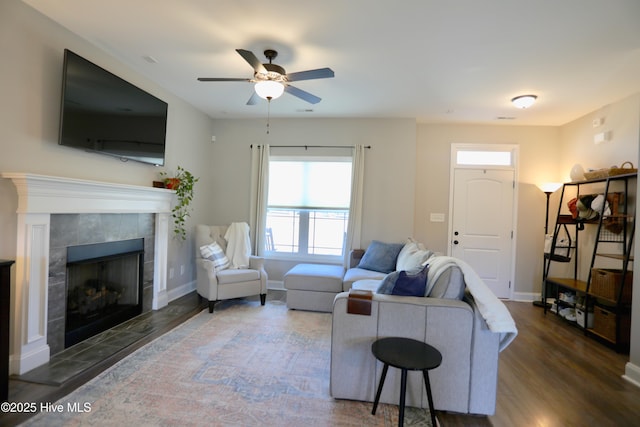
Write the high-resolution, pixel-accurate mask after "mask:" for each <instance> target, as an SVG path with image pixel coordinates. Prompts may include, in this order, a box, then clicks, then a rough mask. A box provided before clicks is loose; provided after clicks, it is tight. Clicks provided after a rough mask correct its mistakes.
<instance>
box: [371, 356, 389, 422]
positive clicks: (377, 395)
mask: <svg viewBox="0 0 640 427" xmlns="http://www.w3.org/2000/svg"><path fill="white" fill-rule="evenodd" d="M388 369H389V365H388V364H386V363H385V364H384V367H383V368H382V375H381V376H380V384H378V391H377V392H376V400H374V401H373V411H371V415H375V414H376V409H377V408H378V402H379V401H380V393H382V385H383V384H384V379H385V378H386V377H387V370H388Z"/></svg>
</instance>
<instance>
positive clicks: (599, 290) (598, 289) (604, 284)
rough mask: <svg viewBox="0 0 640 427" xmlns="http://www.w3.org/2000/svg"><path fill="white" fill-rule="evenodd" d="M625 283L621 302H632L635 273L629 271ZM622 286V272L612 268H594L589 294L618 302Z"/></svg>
mask: <svg viewBox="0 0 640 427" xmlns="http://www.w3.org/2000/svg"><path fill="white" fill-rule="evenodd" d="M624 281H625V284H624V289H623V290H622V296H621V302H631V295H632V289H633V288H632V284H633V271H627V274H626V275H625V279H624ZM621 285H622V270H617V269H610V268H594V269H592V270H591V284H590V285H589V293H590V294H591V295H593V296H596V297H600V298H606V299H608V300H610V301H616V300H617V299H618V294H619V293H620V286H621Z"/></svg>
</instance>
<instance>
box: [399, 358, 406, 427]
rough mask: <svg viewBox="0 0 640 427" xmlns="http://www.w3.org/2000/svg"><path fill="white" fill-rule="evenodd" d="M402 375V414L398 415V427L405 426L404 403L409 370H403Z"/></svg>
mask: <svg viewBox="0 0 640 427" xmlns="http://www.w3.org/2000/svg"><path fill="white" fill-rule="evenodd" d="M401 372H402V374H400V408H399V411H400V413H399V414H398V427H402V426H403V425H404V402H405V398H406V395H407V370H406V369H401Z"/></svg>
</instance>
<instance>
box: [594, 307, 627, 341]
mask: <svg viewBox="0 0 640 427" xmlns="http://www.w3.org/2000/svg"><path fill="white" fill-rule="evenodd" d="M618 323H619V325H618ZM616 327H619V328H620V340H619V342H618V341H617V337H616ZM593 331H594V332H597V333H598V334H600V335H602V336H603V337H605V338H606V339H608V340H609V341H611V342H613V343H616V344H623V345H626V344H628V343H629V341H630V332H631V316H630V315H629V314H628V313H623V314H619V315H616V314H615V313H614V312H613V311H609V310H607V309H605V308H604V307H600V306H597V305H596V306H595V307H593Z"/></svg>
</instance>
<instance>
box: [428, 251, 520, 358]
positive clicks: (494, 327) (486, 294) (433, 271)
mask: <svg viewBox="0 0 640 427" xmlns="http://www.w3.org/2000/svg"><path fill="white" fill-rule="evenodd" d="M428 264H429V272H428V275H427V283H428V284H431V285H430V286H433V284H434V283H435V282H436V280H437V279H438V277H439V276H440V275H441V274H442V273H443V272H444V271H445V270H446V269H447V268H448V267H451V266H452V265H457V266H458V267H459V268H460V270H461V271H462V274H463V275H464V282H465V284H466V286H467V289H468V290H469V292H470V293H471V295H472V296H473V299H474V301H475V303H476V305H477V306H478V310H479V311H480V315H481V316H482V318H483V319H484V320H485V322H487V326H489V330H490V331H491V332H494V333H499V334H501V335H502V336H501V338H500V351H502V350H504V349H505V348H507V346H508V345H509V344H510V343H511V341H513V340H514V338H515V337H516V335H518V329H517V328H516V323H515V322H514V320H513V318H512V317H511V313H509V310H508V309H507V307H506V306H505V305H504V303H503V302H502V301H500V300H499V299H498V297H496V295H495V294H494V293H493V292H492V291H491V289H489V287H488V286H487V285H486V283H484V281H483V280H482V279H481V278H480V276H478V273H476V271H475V270H474V269H473V268H472V267H471V266H470V265H469V264H467V263H466V262H464V261H463V260H461V259H458V258H454V257H448V256H433V257H431V258H429V261H428ZM427 291H429V292H431V290H430V289H428V290H427Z"/></svg>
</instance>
